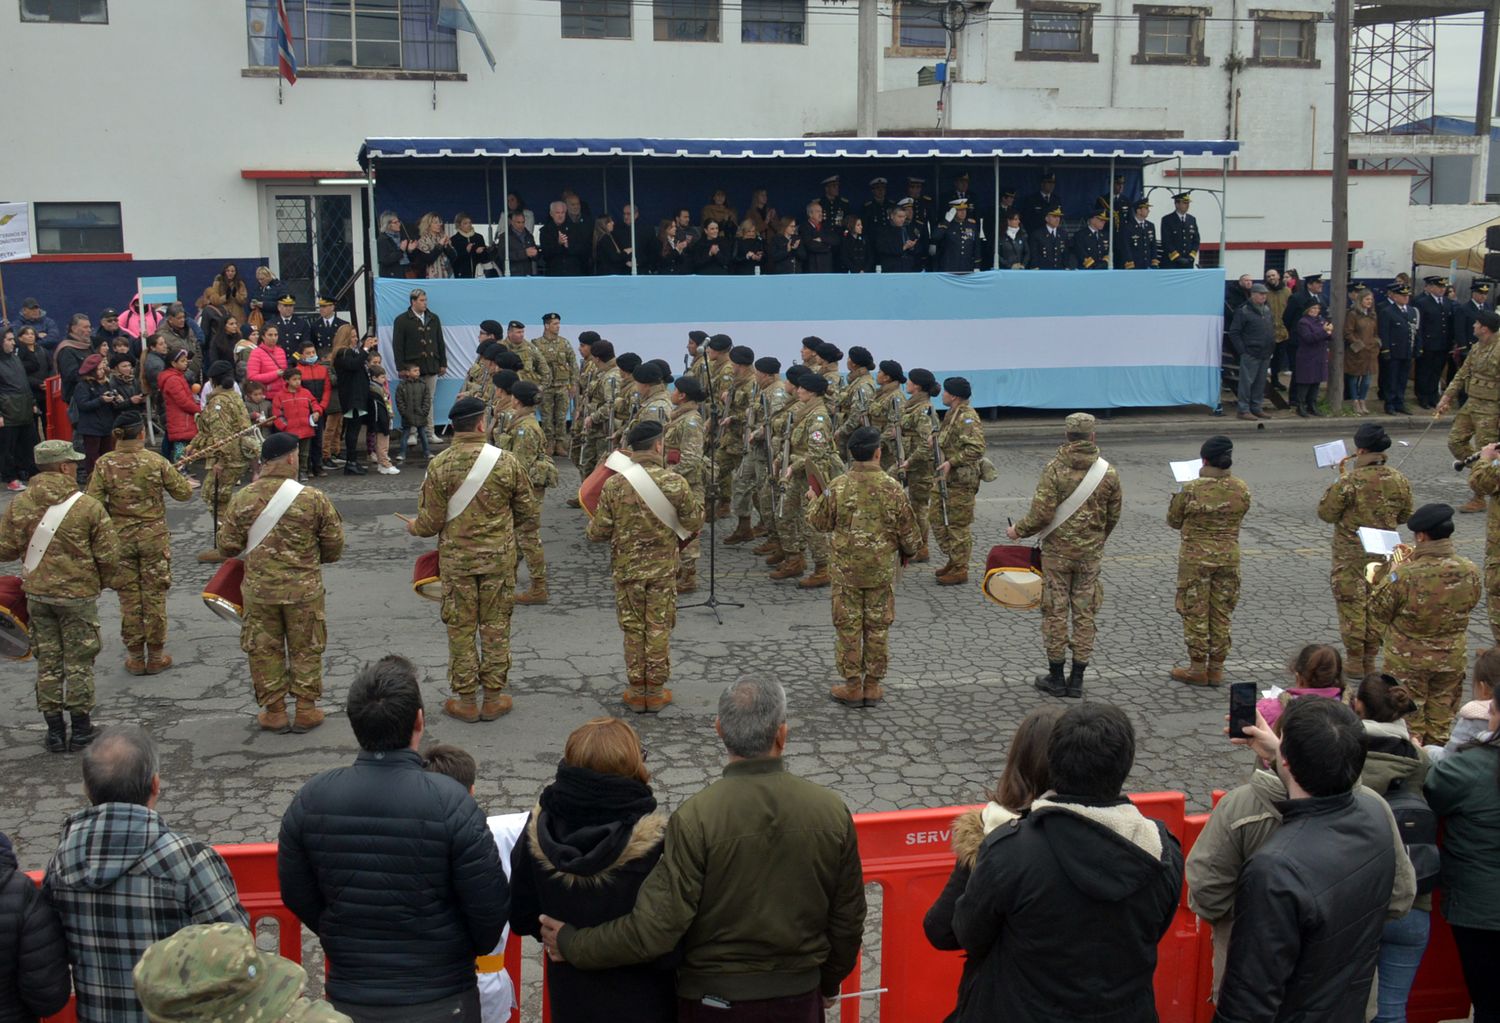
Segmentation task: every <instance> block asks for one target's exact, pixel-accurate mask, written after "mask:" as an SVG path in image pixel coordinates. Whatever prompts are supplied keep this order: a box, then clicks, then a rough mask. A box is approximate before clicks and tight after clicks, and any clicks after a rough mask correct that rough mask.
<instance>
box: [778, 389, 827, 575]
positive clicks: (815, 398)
mask: <svg viewBox="0 0 1500 1023" xmlns="http://www.w3.org/2000/svg"><path fill="white" fill-rule="evenodd" d="M827 391H828V380H827V378H825V377H822V376H819V375H818V374H817V373H811V372H804V373H802V375H801V376H800V377H798V379H797V404H796V405H795V406H793V408H792V410H791V414H790V420H789V428H790V431H791V445H790V447H791V451H790V458H789V459H788V464H786V465H779V466H778V467H777V468H778V470H779V472H780V474H781V479H782V484H783V486H784V487H785V488H786V493H785V497H784V498H783V499H782V501H783V505H782V506H783V511H784V512H785V514H786V519H787V522H786V525H785V531H784V532H783V534H782V538H781V540H782V549H783V550H784V551H785V552H786V560H785V561H783V562H781V564H779V565H778V566H776V571H774V572H772V573H771V578H772V579H797V585H798V586H800V587H801V588H802V589H804V590H811V589H817V588H818V587H820V586H827V585H829V583H830V581H831V580H830V579H829V575H828V558H829V554H830V553H831V548H830V546H829V541H828V534H827V533H825V532H823V531H822V530H818V529H814V528H813V527H812V525H811V524H810V523H809V522H808V521H807V499H806V497H805V494H806V493H807V491H808V489H809V487H810V486H811V485H812V480H813V479H814V478H816V480H817V487H816V489H819V490H826V489H827V488H828V484H830V483H832V482H833V479H834V477H835V476H838V475H839V474H840V473H842V472H843V471H844V466H843V463H842V462H840V461H839V454H838V449H837V448H836V447H835V446H834V440H833V423H832V421H831V420H830V418H829V415H828V407H827V406H826V405H824V404H823V395H824V394H825V393H827ZM804 551H811V552H812V558H813V572H812V575H810V576H808V577H807V578H805V579H800V578H798V577H799V576H801V575H802V573H803V571H805V570H806V568H807V562H806V560H805V559H804V557H803V552H804Z"/></svg>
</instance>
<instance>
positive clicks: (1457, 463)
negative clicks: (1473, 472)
mask: <svg viewBox="0 0 1500 1023" xmlns="http://www.w3.org/2000/svg"><path fill="white" fill-rule="evenodd" d="M1481 454H1482V452H1479V451H1475V452H1474V453H1473V454H1471V455H1469V456H1468V457H1467V458H1455V459H1454V460H1453V471H1454V472H1463V471H1464V470H1465V469H1467V468H1468V467H1469V466H1471V465H1473V464H1474V463H1475V462H1477V461H1479V456H1480V455H1481Z"/></svg>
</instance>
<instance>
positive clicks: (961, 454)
mask: <svg viewBox="0 0 1500 1023" xmlns="http://www.w3.org/2000/svg"><path fill="white" fill-rule="evenodd" d="M972 393H973V391H972V389H971V388H970V387H969V382H968V381H967V380H965V379H964V378H963V377H948V378H947V379H946V380H944V381H943V404H944V405H946V406H947V407H948V413H947V415H945V416H944V417H943V425H942V427H941V428H939V430H938V432H937V444H936V447H937V450H938V454H940V455H941V456H942V458H941V460H940V461H939V459H938V458H937V456H936V455H935V456H934V457H933V461H935V462H937V465H936V466H935V467H934V469H933V474H934V475H935V476H936V477H938V478H940V479H943V480H945V481H946V484H947V486H946V488H944V487H943V486H939V487H938V489H937V492H936V493H934V494H933V495H932V504H933V509H932V511H931V512H930V513H929V519H930V521H931V522H932V531H933V533H934V534H935V535H936V536H937V544H938V550H940V551H942V552H943V553H944V554H945V555H947V557H948V563H947V564H945V565H944V566H943V567H942V568H940V569H938V570H937V572H936V575H937V581H938V585H939V586H957V585H959V584H960V583H966V582H968V581H969V556H970V555H971V554H973V553H974V534H973V532H972V530H971V528H970V527H971V526H972V525H973V524H974V502H975V501H976V500H977V499H978V497H979V461H980V459H982V458H984V447H985V443H984V427H983V426H981V425H980V423H979V413H978V412H975V411H974V408H973V406H971V405H970V404H969V396H970V394H972ZM929 446H931V445H929ZM944 489H946V490H947V493H946V495H945V494H944V493H943V491H944ZM945 506H946V509H947V510H946V513H945V511H944V507H945Z"/></svg>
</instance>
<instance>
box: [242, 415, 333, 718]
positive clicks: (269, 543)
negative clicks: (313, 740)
mask: <svg viewBox="0 0 1500 1023" xmlns="http://www.w3.org/2000/svg"><path fill="white" fill-rule="evenodd" d="M260 461H261V470H260V476H259V477H258V478H257V479H256V480H255V481H254V482H253V483H251V484H250V485H249V486H247V487H246V488H245V489H244V490H241V491H240V492H239V493H238V494H235V495H234V500H232V501H230V502H229V510H228V511H227V512H225V514H224V527H223V528H222V529H220V530H219V553H220V554H223V555H224V556H225V557H228V558H233V557H238V556H240V554H241V552H242V551H244V550H245V547H246V545H247V544H248V543H249V536H250V529H251V527H252V526H254V525H255V521H256V519H258V518H260V514H261V512H262V511H264V510H265V507H266V505H268V504H270V503H271V499H272V498H273V497H275V496H276V492H277V491H278V490H280V489H281V487H282V485H283V484H285V483H286V482H288V481H292V482H293V483H295V481H296V479H297V438H295V437H293V436H292V435H291V434H289V433H273V434H271V436H269V437H267V438H266V442H265V443H264V444H262V445H261V448H260ZM343 553H344V524H343V522H342V521H341V520H340V519H339V513H338V511H337V510H335V508H334V507H333V502H332V501H330V500H329V499H328V496H327V495H326V494H324V493H323V492H322V491H321V490H318V489H317V488H315V487H302V488H301V489H300V490H299V491H298V492H297V496H296V497H295V498H294V499H293V500H292V503H291V506H290V507H288V508H287V510H286V512H285V513H284V514H283V515H282V516H281V518H280V519H279V520H278V521H277V523H276V528H274V529H272V530H271V531H270V532H269V533H268V534H266V537H265V539H264V540H262V541H261V543H260V546H258V547H256V548H255V549H254V550H252V551H250V552H249V553H247V554H245V555H244V561H245V578H244V582H243V583H242V584H241V593H242V594H243V597H244V604H245V609H244V620H243V621H242V622H241V624H240V649H241V650H243V651H244V652H245V653H246V654H247V655H248V657H249V661H250V681H251V683H252V684H253V685H254V687H255V702H256V703H257V704H258V705H259V706H260V707H261V708H263V709H262V710H261V712H260V714H259V715H258V717H257V720H258V721H259V722H260V727H261V728H263V729H265V730H266V731H268V732H286V731H292V732H297V733H302V732H307V731H311V730H312V729H314V728H316V727H318V725H320V724H322V723H323V712H322V711H321V710H319V709H318V699H319V698H320V697H321V696H322V695H323V651H324V649H325V648H326V647H327V645H328V618H327V616H326V615H325V614H324V612H323V594H324V590H323V569H322V566H323V565H327V564H331V563H333V562H335V561H337V560H339V557H340V556H341V555H342V554H343ZM288 693H291V695H292V696H293V697H295V698H296V701H297V706H296V713H295V715H293V716H290V717H289V716H288V714H287V710H286V697H287V694H288Z"/></svg>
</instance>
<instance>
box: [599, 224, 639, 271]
mask: <svg viewBox="0 0 1500 1023" xmlns="http://www.w3.org/2000/svg"><path fill="white" fill-rule="evenodd" d="M614 228H615V221H614V218H613V217H600V218H599V221H598V223H597V225H596V226H595V228H594V274H595V275H596V276H599V277H608V276H619V275H620V274H628V273H630V260H631V253H629V252H626V251H625V250H624V249H623V248H621V247H620V242H619V240H618V239H616V238H615V234H614Z"/></svg>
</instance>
